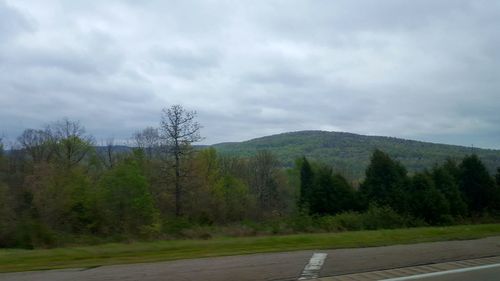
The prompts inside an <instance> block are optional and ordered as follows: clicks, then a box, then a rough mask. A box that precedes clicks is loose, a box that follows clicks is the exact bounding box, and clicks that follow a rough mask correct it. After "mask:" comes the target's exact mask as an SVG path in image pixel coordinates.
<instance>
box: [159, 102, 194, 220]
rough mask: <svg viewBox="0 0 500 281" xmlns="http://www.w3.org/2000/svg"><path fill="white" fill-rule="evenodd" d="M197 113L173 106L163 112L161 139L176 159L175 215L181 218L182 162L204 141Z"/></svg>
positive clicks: (179, 106)
mask: <svg viewBox="0 0 500 281" xmlns="http://www.w3.org/2000/svg"><path fill="white" fill-rule="evenodd" d="M195 118H196V112H195V111H187V110H185V109H184V108H183V107H182V106H181V105H173V106H172V107H170V108H165V109H163V111H162V118H161V127H160V132H161V138H162V140H163V141H164V142H165V148H166V150H167V152H168V154H169V155H171V156H172V157H173V158H174V159H175V162H174V168H175V177H174V181H175V215H176V216H180V215H181V211H182V203H181V196H182V187H181V177H183V176H184V175H183V174H181V161H183V159H185V157H188V156H189V154H190V152H191V151H192V150H191V144H192V143H194V142H198V141H200V140H202V137H201V136H200V128H201V126H200V124H199V123H198V122H196V120H195Z"/></svg>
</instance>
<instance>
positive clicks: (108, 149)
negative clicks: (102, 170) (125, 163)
mask: <svg viewBox="0 0 500 281" xmlns="http://www.w3.org/2000/svg"><path fill="white" fill-rule="evenodd" d="M103 144H104V145H103V146H102V147H100V149H99V150H98V151H96V152H97V153H96V155H97V157H98V158H99V160H101V162H102V164H104V166H106V167H107V168H108V169H109V168H113V166H114V165H115V163H116V162H117V160H118V159H117V158H118V155H117V152H116V145H115V140H114V139H113V138H109V139H107V140H106V141H105V142H104V143H103Z"/></svg>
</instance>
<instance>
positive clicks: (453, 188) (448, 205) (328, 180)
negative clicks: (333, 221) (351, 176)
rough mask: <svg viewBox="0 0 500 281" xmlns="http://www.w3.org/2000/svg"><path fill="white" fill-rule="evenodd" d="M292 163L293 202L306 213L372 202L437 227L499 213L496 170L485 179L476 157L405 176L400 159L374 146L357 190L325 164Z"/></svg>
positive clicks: (331, 211)
mask: <svg viewBox="0 0 500 281" xmlns="http://www.w3.org/2000/svg"><path fill="white" fill-rule="evenodd" d="M297 165H298V166H299V167H300V200H299V204H300V206H301V207H302V209H304V210H306V211H307V213H308V214H312V215H320V216H322V215H335V214H338V213H342V212H349V211H356V212H365V211H367V210H368V209H369V208H370V206H378V207H385V208H389V209H390V210H391V211H394V212H395V213H396V214H397V215H399V216H401V218H402V219H403V218H407V219H409V220H413V221H414V222H418V223H419V224H429V225H440V224H450V223H456V222H461V221H464V220H465V219H466V218H478V217H481V216H484V215H485V214H489V215H497V214H498V212H499V211H500V169H498V173H497V174H496V178H493V177H491V175H490V174H489V173H488V170H487V169H486V167H485V166H484V165H483V163H482V162H481V160H480V159H479V158H478V157H477V156H476V155H471V156H467V157H465V158H464V159H463V160H462V161H461V162H460V163H455V162H454V161H452V160H448V161H446V162H445V163H444V164H442V165H435V166H434V167H433V168H432V169H430V170H424V171H423V172H419V173H415V174H413V175H408V173H407V171H406V168H405V167H404V166H403V165H401V163H399V162H397V161H395V160H393V159H391V158H390V157H389V155H387V154H386V153H384V152H382V151H380V150H375V151H374V153H373V155H372V157H371V159H370V164H369V166H368V168H367V169H366V175H365V179H364V181H363V182H362V183H361V184H360V186H359V189H358V190H355V189H354V188H353V187H351V186H350V185H349V183H348V182H347V181H346V179H345V178H344V177H343V176H342V175H340V174H334V173H332V169H331V168H329V167H328V166H325V165H321V164H317V163H315V164H313V165H311V164H310V163H309V161H308V160H307V159H305V158H303V159H301V160H300V161H299V162H298V164H297Z"/></svg>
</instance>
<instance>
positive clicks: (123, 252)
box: [0, 224, 500, 272]
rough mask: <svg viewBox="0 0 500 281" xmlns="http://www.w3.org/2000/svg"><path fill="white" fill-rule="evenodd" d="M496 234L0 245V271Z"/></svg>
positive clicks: (438, 230)
mask: <svg viewBox="0 0 500 281" xmlns="http://www.w3.org/2000/svg"><path fill="white" fill-rule="evenodd" d="M495 235H500V224H483V225H462V226H448V227H423V228H410V229H396V230H375V231H354V232H342V233H322V234H298V235H284V236H261V237H244V238H217V239H212V240H172V241H156V242H137V243H130V244H118V243H114V244H104V245H98V246H85V247H68V248H56V249H37V250H19V249H2V250H0V272H12V271H26V270H45V269H56V268H69V267H77V268H83V267H95V266H100V265H110V264H123V263H140V262H153V261H168V260H177V259H190V258H201V257H215V256H225V255H239V254H251V253H266V252H280V251H295V250H308V249H338V248H355V247H373V246H382V245H393V244H409V243H418V242H429V241H443V240H464V239H475V238H482V237H487V236H495Z"/></svg>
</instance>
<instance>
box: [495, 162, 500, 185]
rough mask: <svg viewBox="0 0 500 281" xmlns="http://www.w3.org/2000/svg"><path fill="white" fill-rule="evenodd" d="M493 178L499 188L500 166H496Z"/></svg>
mask: <svg viewBox="0 0 500 281" xmlns="http://www.w3.org/2000/svg"><path fill="white" fill-rule="evenodd" d="M495 180H496V182H497V186H498V187H499V188H500V167H498V168H497V174H496V175H495Z"/></svg>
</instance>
